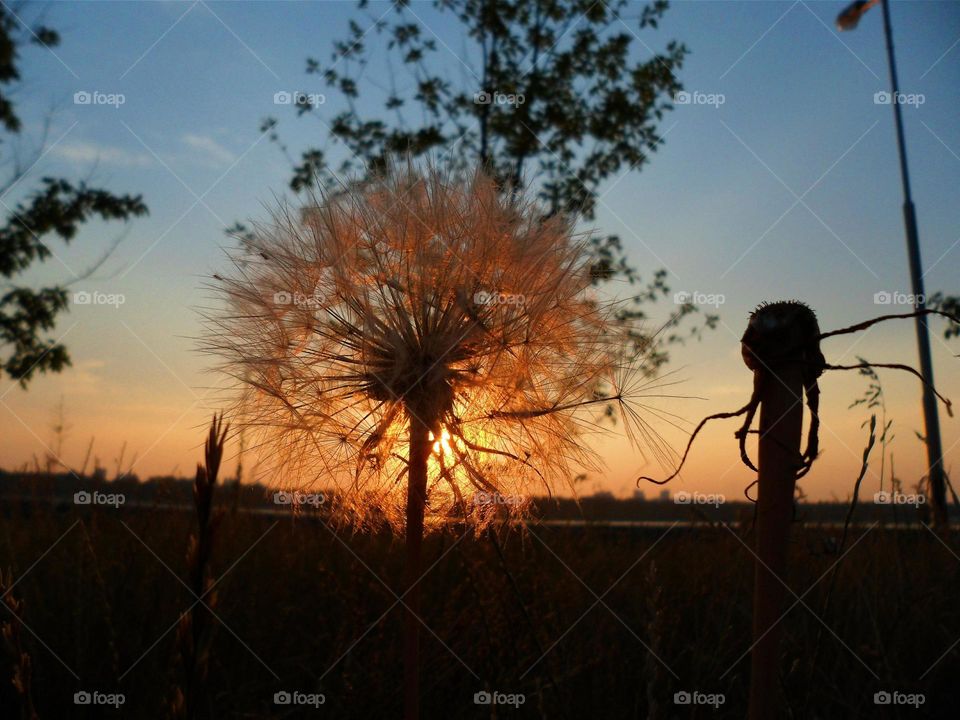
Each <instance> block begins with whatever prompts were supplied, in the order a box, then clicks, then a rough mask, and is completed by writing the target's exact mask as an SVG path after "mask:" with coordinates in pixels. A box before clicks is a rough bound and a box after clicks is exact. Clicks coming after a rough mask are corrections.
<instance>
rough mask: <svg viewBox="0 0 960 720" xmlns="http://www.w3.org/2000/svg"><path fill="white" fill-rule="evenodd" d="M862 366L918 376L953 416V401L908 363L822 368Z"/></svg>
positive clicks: (836, 367) (855, 367)
mask: <svg viewBox="0 0 960 720" xmlns="http://www.w3.org/2000/svg"><path fill="white" fill-rule="evenodd" d="M862 368H887V369H888V370H903V371H904V372H908V373H910V374H911V375H913V376H914V377H916V378H918V379H919V380H920V382H922V383H923V384H924V385H925V386H926V387H928V388H930V391H931V392H932V393H933V394H934V395H936V396H937V398H939V400H940V402H942V403H943V405H944V407H945V408H946V410H947V415H948V416H950V417H953V403H951V402H950V400H949V399H947V398H945V397H944V396H943V395H941V394H940V393H939V392H937V389H936V388H935V387H933V385H930V384H928V383H927V382H926V381H925V380H924V379H923V375H921V374H920V373H919V372H917V370H916V369H915V368H912V367H910V366H909V365H904V364H903V363H872V362H868V363H860V364H859V365H826V366H824V369H826V370H860V369H862Z"/></svg>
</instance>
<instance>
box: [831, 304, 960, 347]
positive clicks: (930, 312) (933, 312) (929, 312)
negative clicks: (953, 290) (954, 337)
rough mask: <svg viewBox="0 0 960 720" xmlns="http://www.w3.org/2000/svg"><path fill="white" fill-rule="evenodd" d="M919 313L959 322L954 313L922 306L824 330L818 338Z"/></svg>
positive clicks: (959, 319)
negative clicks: (917, 308)
mask: <svg viewBox="0 0 960 720" xmlns="http://www.w3.org/2000/svg"><path fill="white" fill-rule="evenodd" d="M920 315H940V316H941V317H945V318H947V319H948V320H952V321H953V322H955V323H960V318H958V317H957V316H956V315H951V314H950V313H947V312H943V311H942V310H933V309H931V308H923V309H922V310H916V311H914V312H909V313H899V314H896V315H881V316H879V317H875V318H871V319H870V320H864V321H863V322H861V323H857V324H856V325H851V326H850V327H845V328H840V329H839V330H831V331H830V332H825V333H821V334H820V339H821V340H825V339H826V338H829V337H834V336H836V335H849V334H850V333H855V332H860V331H861V330H866V329H867V328H869V327H871V326H873V325H876V324H877V323H881V322H884V321H886V320H904V319H908V318H915V317H917V316H920Z"/></svg>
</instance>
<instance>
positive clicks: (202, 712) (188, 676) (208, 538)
mask: <svg viewBox="0 0 960 720" xmlns="http://www.w3.org/2000/svg"><path fill="white" fill-rule="evenodd" d="M228 429H229V428H228V426H225V425H224V423H223V416H222V415H221V416H220V417H217V416H214V418H213V421H212V422H211V424H210V430H209V432H208V434H207V440H206V444H205V446H204V464H203V465H200V464H199V463H198V464H197V474H196V477H195V479H194V482H193V502H194V506H195V508H196V511H197V532H196V533H195V534H193V535H191V536H190V543H189V545H188V547H187V568H188V578H187V580H188V586H189V588H190V591H191V593H192V595H193V596H194V598H196V602H195V603H193V604H192V605H191V607H190V609H189V610H188V611H187V612H185V613H184V614H183V615H182V616H181V617H180V623H179V625H178V627H177V649H178V653H179V661H180V672H181V682H180V683H179V684H177V685H176V686H175V687H174V691H173V698H172V700H171V702H170V716H171V717H172V718H176V719H177V720H192V719H193V718H197V717H207V716H208V715H209V712H208V710H207V708H206V698H205V687H206V681H207V673H208V667H209V659H210V641H211V634H212V625H213V609H214V608H215V607H216V605H217V593H216V591H214V590H213V589H212V588H213V578H212V577H211V575H210V558H211V556H212V554H213V546H214V540H215V538H216V533H217V528H218V526H219V524H220V517H221V516H220V514H219V513H217V512H214V509H213V501H214V492H215V490H216V487H217V475H218V473H219V472H220V462H221V461H222V459H223V447H224V443H225V442H226V438H227V430H228Z"/></svg>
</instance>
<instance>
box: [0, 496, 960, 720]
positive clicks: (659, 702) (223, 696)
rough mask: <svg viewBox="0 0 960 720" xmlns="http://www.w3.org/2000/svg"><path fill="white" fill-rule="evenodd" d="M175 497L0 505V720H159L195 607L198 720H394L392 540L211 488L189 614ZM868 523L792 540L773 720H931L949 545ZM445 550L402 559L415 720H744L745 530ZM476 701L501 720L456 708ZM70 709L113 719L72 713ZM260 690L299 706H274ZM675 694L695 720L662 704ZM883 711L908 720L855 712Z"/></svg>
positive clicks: (638, 532) (606, 534) (585, 531)
mask: <svg viewBox="0 0 960 720" xmlns="http://www.w3.org/2000/svg"><path fill="white" fill-rule="evenodd" d="M109 489H110V488H109V486H108V487H107V490H109ZM187 491H188V488H187V487H186V486H183V487H181V486H177V485H170V486H169V487H168V488H167V491H166V492H168V493H169V496H163V494H162V493H161V496H159V497H157V498H154V503H153V505H152V506H151V505H150V504H148V503H144V504H137V503H132V502H131V503H128V504H124V505H123V506H120V507H112V506H109V505H99V506H98V505H90V506H75V505H73V504H72V503H66V502H49V500H51V499H52V498H51V497H50V496H48V497H47V498H46V499H47V500H48V502H42V501H41V499H42V498H38V497H34V498H27V497H24V496H23V495H22V494H19V493H18V494H15V495H8V496H7V497H6V498H5V499H3V500H2V501H0V503H2V504H0V510H2V513H0V567H2V568H4V569H7V568H9V569H10V570H11V571H12V573H11V576H12V580H11V579H10V578H8V580H7V584H6V587H11V586H12V588H11V589H10V591H9V592H8V594H7V595H6V596H5V598H4V600H5V604H6V605H7V607H6V609H5V610H4V611H3V616H2V617H0V623H6V624H7V626H8V627H7V629H6V630H5V633H4V634H5V641H6V642H5V645H6V647H5V648H4V652H3V654H2V655H0V662H2V675H3V677H2V682H0V702H2V705H0V716H2V717H4V718H16V717H21V712H22V709H23V707H24V702H23V694H22V693H18V692H17V691H16V689H15V688H14V685H13V683H12V682H11V679H12V678H13V676H14V673H15V672H19V673H20V674H21V677H23V676H24V673H25V672H26V674H27V676H28V678H29V679H30V682H29V695H30V697H31V698H32V701H33V705H34V706H35V708H36V713H37V716H38V717H39V718H41V720H46V719H48V718H58V719H59V718H95V717H96V718H98V717H118V718H162V717H166V716H167V715H168V710H169V708H170V707H171V702H172V699H173V698H174V697H175V695H176V691H177V689H178V687H179V686H180V685H182V684H183V682H184V680H183V677H184V673H183V669H182V667H181V663H182V660H181V658H182V656H183V648H182V645H181V644H180V643H182V640H178V636H179V635H181V634H182V633H180V632H179V631H178V625H179V624H180V618H181V616H182V614H183V613H184V612H185V611H188V610H190V609H191V608H193V609H194V615H193V621H194V623H197V622H198V616H197V614H196V613H197V611H198V610H199V611H202V612H203V613H207V610H206V608H207V607H209V608H210V611H211V612H212V613H214V615H213V616H212V617H211V616H210V615H209V614H208V615H207V617H206V620H207V621H209V622H208V623H207V627H209V628H211V629H212V632H210V633H209V635H208V638H207V639H204V640H202V642H201V643H199V644H198V647H197V650H198V652H197V653H195V654H194V657H196V656H198V655H199V656H200V657H201V661H200V666H201V667H202V668H203V672H201V673H200V674H199V677H200V681H199V685H198V687H197V688H194V690H195V691H196V692H197V693H198V694H197V695H196V697H199V698H200V706H199V707H201V708H202V709H204V710H205V712H204V713H201V716H205V717H211V718H268V717H269V718H287V717H289V718H294V717H331V718H334V717H335V718H391V717H399V716H400V713H401V702H402V690H401V681H402V668H401V662H400V657H401V648H400V640H401V638H400V631H401V616H402V607H401V606H400V605H398V604H397V596H399V595H400V594H401V593H402V592H403V590H402V588H403V562H402V561H403V552H402V551H403V545H402V541H399V540H397V539H395V538H392V537H390V536H389V535H387V534H352V533H350V532H349V531H345V530H335V529H333V528H331V527H330V526H329V525H328V524H327V523H326V522H325V521H324V520H323V516H322V515H317V514H314V515H311V514H309V513H306V514H302V515H299V516H294V515H292V514H291V515H289V516H279V517H275V516H273V515H268V514H262V513H257V512H250V511H249V510H248V509H246V510H245V507H244V503H243V502H239V501H237V502H231V496H230V488H229V486H227V487H225V488H223V492H222V495H221V507H220V510H221V511H222V513H223V516H222V519H221V520H220V522H219V525H217V526H216V528H215V532H214V545H213V553H212V559H211V562H210V575H211V576H212V579H213V582H214V585H213V589H212V591H211V592H210V593H209V594H208V595H205V596H204V598H203V603H202V604H198V603H197V601H196V598H195V596H193V595H192V594H191V590H190V587H191V583H190V568H189V567H188V565H189V563H188V560H187V557H188V543H189V538H190V536H191V534H193V533H196V522H197V521H196V516H195V515H194V514H193V513H192V512H191V508H190V506H189V502H190V497H189V495H188V494H187ZM167 501H170V502H167ZM598 502H600V501H598ZM603 502H607V503H609V501H603ZM181 503H182V507H179V505H180V504H181ZM602 504H603V503H602V502H601V505H602ZM637 504H638V505H639V504H642V503H637ZM646 505H650V506H654V505H663V506H665V507H667V508H669V507H671V506H672V503H671V504H667V503H646ZM802 507H803V506H801V508H802ZM870 511H871V508H870V507H867V508H866V510H865V511H864V512H865V515H864V516H863V517H861V516H860V511H859V510H858V516H857V519H858V521H860V523H859V524H858V525H857V526H855V527H852V528H851V530H850V533H849V537H848V538H847V540H846V544H845V551H846V554H840V553H838V545H839V542H840V536H841V533H842V530H841V529H840V528H836V527H827V526H822V527H816V526H806V527H800V526H798V527H797V528H796V529H795V533H794V542H793V557H792V558H791V568H792V572H791V575H790V577H789V578H787V581H788V584H789V586H790V587H791V588H792V589H793V592H794V593H795V594H796V596H797V597H793V598H792V599H791V600H790V602H791V603H793V602H795V601H796V605H795V607H793V609H792V610H790V612H789V613H788V614H787V615H786V617H785V618H784V620H783V623H784V627H785V630H786V633H785V637H784V646H783V647H784V653H785V657H784V661H783V663H782V667H783V668H784V674H783V676H782V686H783V691H784V693H785V696H786V698H787V704H788V707H789V709H790V713H791V717H796V718H887V717H889V718H900V717H904V718H909V717H937V718H939V717H955V712H956V697H957V693H956V678H957V677H958V676H960V644H956V643H957V641H958V640H960V613H958V612H957V608H958V600H960V557H958V555H960V543H958V542H957V540H956V538H955V537H953V536H950V535H946V536H942V535H941V536H938V535H934V533H933V532H932V531H931V530H929V529H927V528H926V527H924V526H923V525H921V524H914V525H913V527H911V528H906V529H905V528H899V529H894V528H891V527H889V526H885V525H884V524H880V525H876V526H874V525H872V522H873V521H872V520H870V515H869V513H870ZM690 517H694V516H693V515H691V516H690ZM461 533H462V530H458V528H456V527H451V528H449V529H448V530H447V531H445V532H443V533H438V534H434V535H432V536H429V537H428V539H427V542H426V546H425V563H424V566H425V567H426V568H429V570H428V571H427V572H426V574H425V576H424V577H423V580H422V588H423V598H424V602H423V616H424V623H425V627H424V629H423V633H422V645H423V661H422V662H423V673H422V678H423V714H424V716H425V717H436V718H489V717H497V718H509V717H517V718H521V717H537V718H588V717H589V718H742V717H744V716H745V712H746V692H747V683H748V677H747V671H748V667H749V659H748V657H747V655H746V654H747V652H748V650H749V647H750V608H751V605H750V602H751V598H750V592H751V587H752V572H753V560H754V558H753V556H752V554H751V551H750V549H749V546H750V545H751V543H752V535H751V529H750V523H749V522H748V521H741V522H732V523H729V524H728V523H712V524H711V523H707V522H704V523H702V524H699V525H695V526H692V527H691V526H689V525H683V526H675V527H673V528H669V526H668V527H641V528H623V527H603V526H589V527H556V526H544V525H533V526H531V527H530V528H529V529H527V530H526V531H524V530H521V529H517V528H514V529H510V530H507V529H503V530H501V531H500V532H499V533H496V535H495V537H494V536H492V535H491V534H487V533H484V534H482V535H480V536H475V535H473V534H467V535H462V534H461ZM834 569H835V570H836V575H835V576H834V574H833V570H834ZM831 588H832V592H831ZM14 598H15V599H16V600H17V601H18V602H20V603H21V604H20V606H19V609H18V610H17V612H18V613H19V615H20V616H21V618H22V621H23V622H22V624H21V623H19V622H18V621H16V620H14V619H13V615H12V612H13V610H11V608H10V605H9V602H10V600H11V599H14ZM797 598H799V600H798V599H797ZM828 598H829V599H828ZM17 643H19V647H20V649H21V650H22V652H23V653H24V654H26V656H27V657H28V659H27V661H26V664H27V668H26V671H25V670H24V661H23V660H22V657H21V656H20V654H19V652H18V651H16V650H15V649H14V648H15V646H16V645H17ZM204 660H205V662H204ZM204 674H205V678H204V677H203V675H204ZM194 677H197V675H194ZM179 689H180V690H181V692H183V688H182V687H180V688H179ZM484 691H486V692H489V693H500V694H501V695H500V696H499V697H500V699H501V700H503V701H504V702H509V700H510V698H511V697H512V698H513V701H514V705H509V704H501V705H498V706H493V705H484V704H477V703H476V702H475V696H476V695H477V693H482V692H484ZM83 692H88V693H95V692H99V693H101V694H102V695H101V696H100V700H101V701H102V700H103V699H104V698H105V697H108V696H110V695H117V694H122V696H123V704H122V705H119V707H116V708H114V707H109V706H105V705H102V704H101V705H96V704H89V705H86V704H77V703H76V702H75V696H76V693H83ZM284 692H286V693H290V696H289V697H291V698H294V694H295V693H300V695H298V696H296V698H295V700H293V701H291V704H278V703H277V702H275V700H277V699H278V696H277V695H276V694H277V693H284ZM685 692H686V693H690V694H691V697H696V698H698V701H699V702H707V701H708V700H709V698H708V697H707V696H713V700H714V705H716V707H715V706H714V705H709V704H690V705H684V704H677V702H675V701H676V700H681V701H682V700H683V699H684V698H685V696H684V695H677V693H685ZM883 692H888V693H891V694H892V693H894V692H898V693H901V694H902V695H901V696H900V698H901V700H903V698H905V697H907V696H910V695H915V694H917V693H922V694H923V700H924V702H923V705H922V706H921V707H919V708H916V707H914V706H913V705H909V704H907V705H904V704H900V705H893V704H891V705H883V704H879V705H878V704H876V702H875V694H876V693H883ZM694 693H700V694H701V695H700V696H694V695H693V694H694ZM521 694H522V696H523V699H522V704H519V695H521ZM321 695H322V699H323V704H321V705H319V707H313V706H311V705H310V704H309V702H310V699H311V698H313V699H314V700H315V701H316V703H315V704H319V699H320V696H321ZM721 695H722V702H720V699H721V698H720V696H721ZM81 698H82V696H81ZM279 699H280V700H281V702H282V701H283V700H284V696H283V695H281V696H279ZM480 699H482V696H481V697H480ZM881 699H882V696H881ZM295 702H300V703H301V704H295ZM302 703H308V704H302Z"/></svg>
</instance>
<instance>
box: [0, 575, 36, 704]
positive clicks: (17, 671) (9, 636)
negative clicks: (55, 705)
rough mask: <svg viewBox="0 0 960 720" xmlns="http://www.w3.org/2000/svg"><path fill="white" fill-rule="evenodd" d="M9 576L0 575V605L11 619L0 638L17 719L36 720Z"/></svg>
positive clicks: (19, 611)
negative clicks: (17, 701)
mask: <svg viewBox="0 0 960 720" xmlns="http://www.w3.org/2000/svg"><path fill="white" fill-rule="evenodd" d="M14 584H15V583H14V580H13V572H12V571H9V570H8V571H7V574H6V576H4V574H3V572H2V571H0V602H2V603H3V604H4V605H6V606H7V610H8V611H9V613H10V614H11V615H12V616H13V617H12V619H10V620H7V621H5V622H3V623H2V624H0V635H2V637H3V642H4V645H6V649H7V651H8V653H9V657H10V659H12V660H13V663H12V665H13V678H12V679H11V680H10V682H11V684H12V685H13V687H14V689H15V690H16V692H17V696H18V697H19V699H20V717H21V718H22V720H38V719H39V716H38V715H37V711H36V709H35V708H34V705H33V691H32V681H33V665H32V662H31V660H30V654H29V653H28V652H27V651H26V649H25V648H24V647H23V640H22V638H21V635H20V625H21V624H22V623H23V601H22V600H20V599H18V598H17V597H15V596H14V594H13V592H12V591H13V585H14Z"/></svg>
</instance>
